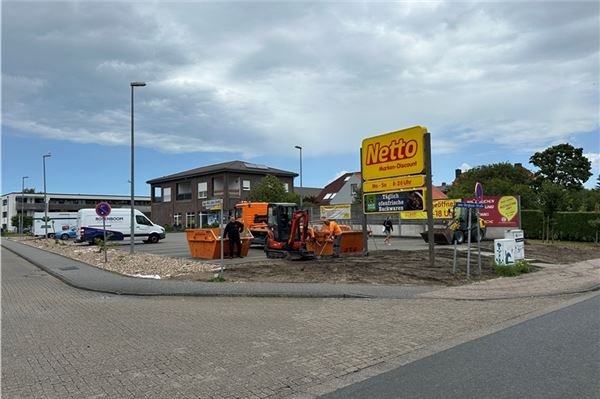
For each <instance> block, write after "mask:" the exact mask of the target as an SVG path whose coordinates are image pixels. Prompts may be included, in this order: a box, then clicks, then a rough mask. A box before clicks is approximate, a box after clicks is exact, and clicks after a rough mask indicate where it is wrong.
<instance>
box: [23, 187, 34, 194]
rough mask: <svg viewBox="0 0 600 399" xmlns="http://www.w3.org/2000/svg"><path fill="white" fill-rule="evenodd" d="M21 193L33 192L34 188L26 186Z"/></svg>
mask: <svg viewBox="0 0 600 399" xmlns="http://www.w3.org/2000/svg"><path fill="white" fill-rule="evenodd" d="M23 194H35V188H33V187H32V188H26V189H24V190H23Z"/></svg>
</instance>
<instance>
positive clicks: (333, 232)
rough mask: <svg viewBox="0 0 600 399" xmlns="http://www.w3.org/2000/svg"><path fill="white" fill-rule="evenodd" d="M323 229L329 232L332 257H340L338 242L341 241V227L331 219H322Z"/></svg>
mask: <svg viewBox="0 0 600 399" xmlns="http://www.w3.org/2000/svg"><path fill="white" fill-rule="evenodd" d="M323 225H324V226H323V231H325V232H328V233H329V238H331V240H332V241H333V257H334V258H339V257H340V243H341V242H342V228H341V227H340V226H338V224H337V223H336V222H334V221H332V220H329V219H325V220H323Z"/></svg>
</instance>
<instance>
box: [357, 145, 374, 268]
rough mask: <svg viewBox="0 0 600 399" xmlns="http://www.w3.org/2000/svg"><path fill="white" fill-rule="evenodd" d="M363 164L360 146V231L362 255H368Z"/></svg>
mask: <svg viewBox="0 0 600 399" xmlns="http://www.w3.org/2000/svg"><path fill="white" fill-rule="evenodd" d="M363 176H364V175H363V164H362V148H361V149H360V186H361V190H362V194H363V197H362V201H361V207H362V209H361V212H360V213H361V214H362V232H363V236H362V239H363V256H368V255H369V232H368V231H367V228H368V227H367V214H366V213H365V196H364V194H365V191H364V189H363V187H364V186H365V179H364V178H363ZM373 242H375V237H374V236H373ZM375 249H377V244H375Z"/></svg>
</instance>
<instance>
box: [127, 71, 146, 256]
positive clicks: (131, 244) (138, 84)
mask: <svg viewBox="0 0 600 399" xmlns="http://www.w3.org/2000/svg"><path fill="white" fill-rule="evenodd" d="M129 86H131V228H130V230H129V233H130V235H131V236H130V237H129V254H130V255H133V251H134V242H133V241H134V240H133V238H134V236H135V213H134V203H133V201H134V199H133V197H134V187H135V186H134V184H135V177H134V173H133V170H134V169H133V165H134V162H133V160H134V152H133V149H134V141H133V88H134V87H144V86H146V83H145V82H131V83H130V84H129Z"/></svg>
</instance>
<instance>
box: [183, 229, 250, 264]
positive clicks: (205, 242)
mask: <svg viewBox="0 0 600 399" xmlns="http://www.w3.org/2000/svg"><path fill="white" fill-rule="evenodd" d="M185 233H186V235H187V242H188V247H189V248H190V254H191V256H192V258H200V259H220V258H221V240H220V238H219V237H220V236H219V234H220V229H219V228H211V229H187V230H186V231H185ZM240 238H241V240H242V256H248V251H249V250H250V243H251V241H252V238H254V237H253V236H252V234H251V233H250V231H248V230H244V231H243V232H242V234H241V235H240ZM223 250H224V252H225V255H226V254H227V253H228V252H229V239H227V238H226V239H224V240H223Z"/></svg>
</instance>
